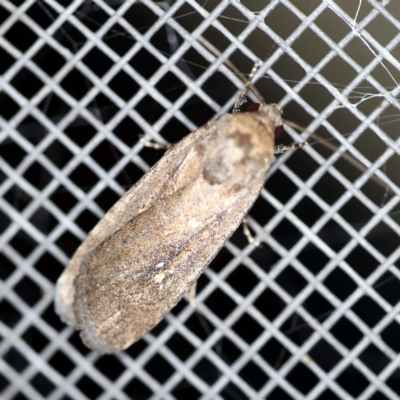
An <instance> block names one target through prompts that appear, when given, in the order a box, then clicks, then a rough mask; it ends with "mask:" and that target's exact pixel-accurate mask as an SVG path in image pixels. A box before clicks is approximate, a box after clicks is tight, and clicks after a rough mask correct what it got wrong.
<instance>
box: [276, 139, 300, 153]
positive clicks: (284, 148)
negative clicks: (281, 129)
mask: <svg viewBox="0 0 400 400" xmlns="http://www.w3.org/2000/svg"><path fill="white" fill-rule="evenodd" d="M307 144H308V142H301V143H296V144H291V145H290V146H284V145H283V144H278V146H275V150H274V154H282V153H284V152H285V151H288V150H294V149H301V148H302V147H304V146H306V145H307Z"/></svg>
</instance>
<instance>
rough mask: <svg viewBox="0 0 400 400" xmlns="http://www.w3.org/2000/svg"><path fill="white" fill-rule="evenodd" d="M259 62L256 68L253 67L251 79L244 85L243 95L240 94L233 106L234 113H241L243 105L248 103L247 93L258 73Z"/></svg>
mask: <svg viewBox="0 0 400 400" xmlns="http://www.w3.org/2000/svg"><path fill="white" fill-rule="evenodd" d="M258 61H259V60H257V61H256V62H255V63H254V67H253V69H252V70H251V72H250V75H249V79H248V81H247V82H246V84H245V85H244V88H243V90H242V93H240V94H239V96H238V98H237V99H236V101H235V105H234V106H233V110H232V113H237V112H240V107H241V106H242V104H243V103H245V102H246V101H247V100H246V95H247V92H248V91H249V87H250V85H251V80H252V79H253V78H254V75H255V73H256V72H257V69H258V66H259V64H258Z"/></svg>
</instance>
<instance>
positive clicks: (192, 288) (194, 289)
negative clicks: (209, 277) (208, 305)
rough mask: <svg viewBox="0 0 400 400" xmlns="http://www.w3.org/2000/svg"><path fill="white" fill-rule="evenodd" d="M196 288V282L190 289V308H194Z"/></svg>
mask: <svg viewBox="0 0 400 400" xmlns="http://www.w3.org/2000/svg"><path fill="white" fill-rule="evenodd" d="M196 288H197V282H195V283H193V285H192V287H191V288H190V292H189V294H190V298H189V304H190V307H192V308H195V307H196Z"/></svg>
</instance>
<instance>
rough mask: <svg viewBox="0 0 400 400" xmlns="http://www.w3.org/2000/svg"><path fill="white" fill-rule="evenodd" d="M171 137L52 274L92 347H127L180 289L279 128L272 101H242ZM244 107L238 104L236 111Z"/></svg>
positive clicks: (237, 209)
mask: <svg viewBox="0 0 400 400" xmlns="http://www.w3.org/2000/svg"><path fill="white" fill-rule="evenodd" d="M256 68H257V64H256V65H255V67H254V68H253V71H252V73H251V75H250V79H249V80H248V82H247V83H246V86H245V88H244V90H243V92H242V94H241V95H240V96H239V97H238V99H237V101H236V102H235V106H234V109H233V113H232V114H226V115H222V116H220V117H219V118H217V119H215V120H214V121H211V122H208V123H207V124H205V125H204V126H202V127H201V128H199V129H197V130H196V131H194V132H192V133H190V134H189V135H188V136H186V137H185V138H184V139H182V140H181V141H180V142H179V143H177V144H176V145H175V146H173V147H172V148H171V149H170V150H168V151H167V152H166V154H165V155H164V156H163V157H162V158H161V159H160V161H159V162H158V163H157V164H156V165H154V166H153V168H152V169H151V170H150V171H149V172H148V173H147V174H146V175H144V176H143V177H142V178H141V179H140V180H139V181H138V182H137V183H136V184H135V185H134V186H133V187H132V188H131V189H130V190H129V191H128V192H127V193H126V194H125V195H124V196H123V197H122V198H121V199H120V200H119V201H118V202H117V203H116V204H115V205H114V206H113V207H112V208H111V209H110V210H109V211H108V212H107V214H106V215H105V216H104V217H103V219H102V220H101V221H100V222H99V223H98V224H97V225H96V226H95V227H94V229H93V230H92V231H91V232H90V233H89V235H88V237H87V238H86V240H85V241H84V242H83V243H82V244H81V246H80V247H79V248H78V250H77V251H76V253H75V255H74V256H73V258H72V260H71V261H70V263H69V265H68V267H67V268H66V270H65V271H64V272H63V274H62V275H61V277H60V278H59V279H58V282H57V288H56V297H55V304H56V311H57V313H58V315H59V316H60V317H61V319H62V320H63V321H65V322H66V323H68V324H71V325H74V326H75V327H76V328H77V329H78V330H80V331H81V337H82V340H83V342H84V343H85V344H86V345H87V346H88V347H89V348H91V349H93V350H96V351H98V352H99V353H113V352H116V351H119V350H123V349H126V348H127V347H129V346H130V345H131V344H132V343H134V342H135V341H137V340H139V339H140V338H141V337H143V336H144V335H145V334H146V333H147V332H148V331H149V330H151V329H152V328H153V327H154V326H155V325H157V324H158V323H159V322H160V321H161V320H162V319H163V318H164V316H165V315H166V314H167V313H168V312H169V311H170V310H171V309H172V308H173V307H174V306H175V305H176V304H177V303H178V301H179V300H180V299H181V298H182V297H183V296H184V295H185V293H187V292H188V291H189V290H190V288H191V287H192V286H193V284H194V283H195V282H196V281H197V279H198V278H199V276H200V275H201V274H202V273H203V272H204V270H205V269H206V267H207V266H208V265H209V263H210V262H211V261H212V259H213V258H214V257H215V255H216V254H217V253H218V251H219V250H220V249H221V247H222V246H223V245H224V243H225V242H226V241H227V240H228V239H229V237H230V236H231V235H232V234H233V232H234V231H235V230H236V228H237V227H238V226H239V224H240V223H241V222H242V221H243V219H244V218H245V216H246V215H247V213H248V211H249V209H250V207H251V206H252V205H253V203H254V202H255V200H256V199H257V197H258V195H259V192H260V190H261V188H262V187H263V185H264V183H265V180H266V176H267V173H268V170H269V168H270V166H271V164H272V162H273V161H274V153H275V154H276V153H282V152H284V151H286V150H288V149H292V148H296V147H301V146H302V145H303V144H304V143H301V144H299V145H297V146H296V145H293V146H290V147H286V146H277V147H275V143H274V135H275V132H278V131H280V130H281V129H282V123H283V120H282V118H281V113H282V112H281V109H280V108H279V107H278V106H277V105H276V104H271V105H267V104H265V102H264V101H263V100H261V101H262V102H261V104H255V103H250V104H249V103H246V93H247V91H248V89H249V87H250V86H251V83H250V80H251V78H252V77H253V75H254V73H255V71H256ZM243 109H244V111H245V112H239V111H242V110H243Z"/></svg>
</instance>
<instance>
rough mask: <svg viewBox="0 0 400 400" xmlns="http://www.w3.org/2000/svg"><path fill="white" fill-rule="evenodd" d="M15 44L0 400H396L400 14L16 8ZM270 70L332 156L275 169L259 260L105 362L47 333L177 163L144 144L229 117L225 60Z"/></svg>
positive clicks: (9, 80) (194, 7)
mask: <svg viewBox="0 0 400 400" xmlns="http://www.w3.org/2000/svg"><path fill="white" fill-rule="evenodd" d="M0 23H1V25H0V29H1V33H0V59H1V62H0V73H1V77H0V80H1V92H0V127H1V131H0V152H1V154H0V156H1V157H0V233H1V236H0V248H1V253H0V279H1V286H0V287H1V291H0V354H1V358H0V397H1V398H4V399H19V398H28V399H36V398H49V399H67V398H71V399H85V398H88V399H94V398H99V399H129V398H134V399H135V400H136V399H150V398H151V399H166V398H173V399H187V398H191V399H195V398H203V399H255V398H268V399H286V398H287V399H303V398H307V399H331V398H332V399H351V398H360V399H397V398H399V396H400V386H399V382H400V369H399V364H400V358H399V356H398V352H399V350H400V348H399V345H398V337H399V334H400V325H399V324H400V320H399V316H398V314H399V308H400V302H399V300H400V298H399V294H398V293H399V284H400V283H399V282H400V272H399V267H400V261H399V258H400V250H399V234H400V227H399V221H400V214H399V210H400V207H399V194H400V188H399V185H400V182H399V180H400V177H399V174H398V170H399V166H400V165H399V164H400V162H399V155H400V147H399V144H400V143H399V133H398V129H397V126H398V114H399V112H398V110H399V108H400V107H399V102H398V94H399V89H398V88H399V85H398V82H399V81H400V64H399V62H398V61H397V60H398V59H399V41H400V21H399V20H398V4H397V2H396V1H393V0H392V1H390V0H383V1H380V2H378V1H376V0H359V1H352V2H349V1H346V0H320V1H318V0H291V1H289V0H271V1H268V2H260V1H250V0H249V1H244V0H243V1H241V2H238V1H236V0H227V1H222V0H208V1H204V0H176V1H165V2H152V1H147V0H142V1H134V0H125V1H122V0H108V1H103V0H93V1H90V0H75V1H61V0H58V1H56V0H46V1H45V0H40V1H33V0H25V1H14V0H3V1H2V2H1V4H0ZM201 37H204V38H205V39H207V40H208V41H209V42H210V43H212V44H213V45H214V46H215V47H216V48H217V49H219V51H220V52H221V55H219V56H217V57H216V56H215V55H214V54H211V53H210V51H209V50H207V49H206V48H205V47H204V46H203V44H202V43H201ZM257 58H259V59H260V60H261V61H262V63H261V66H260V69H259V71H258V72H257V75H256V78H255V84H256V86H257V88H258V89H259V90H260V92H261V93H262V94H263V96H264V97H265V100H266V102H267V103H269V102H271V103H272V102H273V103H278V104H279V105H280V106H281V107H282V108H283V109H284V117H285V119H287V120H290V121H294V122H296V123H298V124H301V125H303V126H305V127H306V129H307V130H308V131H311V132H315V133H317V134H318V135H319V136H320V137H321V140H320V141H313V140H310V142H311V144H310V146H307V147H305V148H304V149H302V150H297V151H295V152H287V153H285V154H284V155H282V156H279V157H278V158H277V160H276V162H275V164H274V165H273V167H272V168H271V170H270V172H269V175H268V180H267V183H266V185H265V187H264V189H263V190H262V193H261V195H260V197H259V198H258V200H257V201H256V204H255V205H254V207H253V209H252V210H251V211H250V214H249V225H250V228H251V230H252V232H254V235H255V236H256V238H257V240H260V241H263V246H262V247H259V248H258V247H254V246H253V245H251V244H249V243H248V242H247V239H246V238H245V236H244V235H243V234H242V232H241V230H238V232H236V233H235V234H234V235H233V236H232V238H231V240H230V241H229V242H228V243H227V244H226V246H225V247H224V248H223V249H222V250H221V252H220V253H219V254H218V255H217V257H216V258H215V259H214V261H213V262H212V263H211V265H210V266H209V268H208V269H207V270H206V272H205V274H204V275H203V276H202V277H201V278H200V280H199V282H198V286H197V297H196V307H195V308H191V307H190V305H189V301H188V299H189V298H188V297H185V298H184V299H183V300H182V301H181V302H180V303H179V304H178V305H177V307H176V308H174V309H173V310H172V311H171V313H170V314H168V315H167V317H166V318H165V320H164V321H162V322H161V323H160V324H159V325H158V326H157V327H156V328H155V329H154V330H152V331H151V332H150V333H148V334H147V335H146V336H145V337H144V338H143V339H142V340H140V341H139V342H137V343H135V344H134V345H132V346H131V347H130V348H129V349H127V350H126V351H124V352H120V353H117V354H115V355H112V356H103V357H102V356H99V355H98V354H96V353H94V352H91V351H90V350H88V349H87V348H86V347H85V346H84V345H83V344H82V342H81V339H80V337H79V334H78V333H77V332H75V331H74V329H72V328H71V327H67V326H66V325H65V324H63V323H62V322H61V321H60V319H59V318H58V316H57V315H56V314H55V312H54V305H53V297H54V284H55V282H56V280H57V278H58V276H59V275H60V274H61V272H62V271H63V268H64V267H65V266H66V264H67V263H68V260H69V258H70V257H71V256H72V255H73V253H74V251H75V250H76V248H77V247H78V246H79V244H80V243H81V242H82V240H83V239H84V238H85V236H86V234H87V233H88V232H89V231H90V230H91V228H92V227H93V226H94V225H95V224H96V222H97V221H98V220H100V219H101V218H102V216H103V215H104V213H105V212H106V211H107V210H108V209H109V208H110V207H111V206H112V205H113V204H114V203H115V202H116V200H117V199H118V198H119V197H120V196H121V195H122V194H123V193H124V192H125V191H126V190H127V189H128V188H129V187H130V186H131V185H132V184H134V183H135V182H136V181H137V180H138V179H139V178H140V177H141V176H142V175H143V174H144V173H145V171H147V170H148V169H149V167H150V166H152V165H153V164H154V163H155V162H156V161H157V160H159V159H160V157H162V152H157V151H155V150H152V149H148V148H144V147H143V145H142V143H141V142H139V140H138V135H139V134H141V133H146V135H147V137H148V138H151V139H153V140H156V141H159V142H166V141H167V142H177V141H179V140H180V139H181V138H182V137H183V136H185V135H186V134H187V133H189V132H191V131H193V130H195V129H196V128H197V127H199V126H201V125H203V124H205V123H206V122H208V121H210V120H212V119H213V118H215V117H216V116H217V115H221V114H224V113H227V112H230V111H231V110H232V107H233V104H234V100H235V98H236V96H237V94H238V93H239V91H240V89H241V88H242V87H243V83H242V82H241V81H240V79H239V78H238V77H237V76H236V75H235V74H234V73H233V72H232V71H231V70H230V69H229V68H228V67H227V66H226V65H225V64H224V60H227V59H229V60H230V61H231V62H232V63H234V64H235V65H236V67H237V68H238V69H239V70H240V71H242V72H243V73H245V74H248V73H249V72H250V71H251V69H252V67H253V65H254V61H255V60H256V59H257ZM285 130H286V134H285V135H284V137H283V138H282V141H283V143H285V144H290V143H292V142H300V141H303V140H305V139H306V138H307V137H308V133H307V132H305V133H302V134H299V133H296V132H295V131H294V130H293V129H291V128H290V127H287V128H286V129H285ZM324 143H325V145H324ZM327 143H329V144H330V145H333V147H334V151H332V150H331V149H328V148H327V147H326V144H327Z"/></svg>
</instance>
